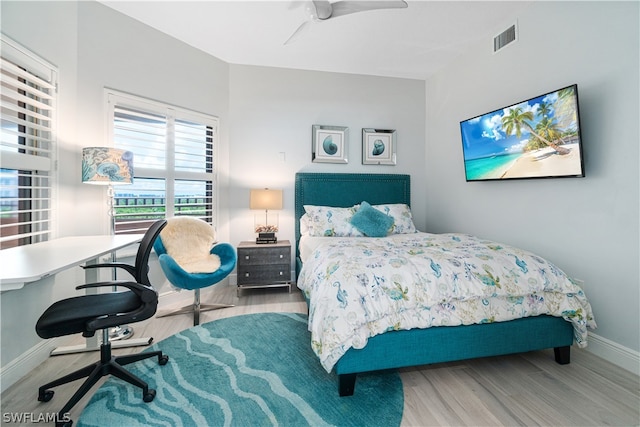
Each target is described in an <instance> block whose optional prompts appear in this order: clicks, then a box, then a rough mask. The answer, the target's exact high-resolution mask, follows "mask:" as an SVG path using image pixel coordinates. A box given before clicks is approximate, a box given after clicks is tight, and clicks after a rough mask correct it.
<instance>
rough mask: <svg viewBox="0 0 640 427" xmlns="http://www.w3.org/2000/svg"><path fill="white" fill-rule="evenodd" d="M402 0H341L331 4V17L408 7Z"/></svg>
mask: <svg viewBox="0 0 640 427" xmlns="http://www.w3.org/2000/svg"><path fill="white" fill-rule="evenodd" d="M314 3H315V0H314ZM408 6H409V5H408V4H407V2H406V1H404V0H388V1H359V0H343V1H337V2H335V3H332V4H331V8H332V13H331V17H332V18H335V17H338V16H344V15H348V14H350V13H356V12H366V11H368V10H377V9H404V8H406V7H408Z"/></svg>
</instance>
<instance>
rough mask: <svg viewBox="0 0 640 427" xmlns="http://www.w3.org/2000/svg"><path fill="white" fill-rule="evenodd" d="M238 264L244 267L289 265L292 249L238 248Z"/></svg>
mask: <svg viewBox="0 0 640 427" xmlns="http://www.w3.org/2000/svg"><path fill="white" fill-rule="evenodd" d="M238 262H239V263H240V264H242V265H265V264H276V263H278V264H285V263H286V264H289V263H290V262H291V248H290V247H283V248H268V249H267V248H265V249H261V248H260V249H258V248H238Z"/></svg>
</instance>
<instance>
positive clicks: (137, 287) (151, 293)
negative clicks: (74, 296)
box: [76, 281, 157, 302]
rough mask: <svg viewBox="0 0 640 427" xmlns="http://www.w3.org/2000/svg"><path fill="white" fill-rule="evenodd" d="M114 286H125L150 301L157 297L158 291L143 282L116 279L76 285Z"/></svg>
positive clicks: (91, 286)
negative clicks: (114, 280)
mask: <svg viewBox="0 0 640 427" xmlns="http://www.w3.org/2000/svg"><path fill="white" fill-rule="evenodd" d="M113 286H122V287H124V288H127V289H129V290H130V291H131V292H133V293H134V294H136V295H137V296H138V297H139V298H140V299H141V300H142V301H144V302H150V301H153V299H154V298H156V297H157V292H156V290H155V289H153V288H152V287H151V286H147V285H143V284H141V283H136V282H125V281H116V282H98V283H87V284H84V285H80V286H76V289H78V290H80V289H88V288H106V287H113Z"/></svg>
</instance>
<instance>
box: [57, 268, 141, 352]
mask: <svg viewBox="0 0 640 427" xmlns="http://www.w3.org/2000/svg"><path fill="white" fill-rule="evenodd" d="M97 263H98V259H92V260H90V261H87V264H97ZM98 270H99V269H98V268H87V269H85V270H84V272H85V273H84V279H85V283H96V282H98V281H99V280H98ZM86 293H87V294H96V293H98V289H97V288H87V290H86ZM152 341H153V338H152V337H149V338H135V339H133V338H129V339H127V340H126V341H116V342H112V343H111V348H125V347H136V346H143V345H149V344H151V342H152ZM97 350H100V343H99V342H98V334H95V335H94V336H92V337H88V338H86V341H85V343H84V344H80V345H68V346H63V347H57V348H54V349H53V351H51V356H57V355H60V354H71V353H84V352H87V351H97Z"/></svg>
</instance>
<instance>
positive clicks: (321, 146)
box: [311, 125, 349, 163]
mask: <svg viewBox="0 0 640 427" xmlns="http://www.w3.org/2000/svg"><path fill="white" fill-rule="evenodd" d="M348 152H349V128H348V127H344V126H326V125H313V126H312V138H311V161H313V162H314V163H349V157H348Z"/></svg>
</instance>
